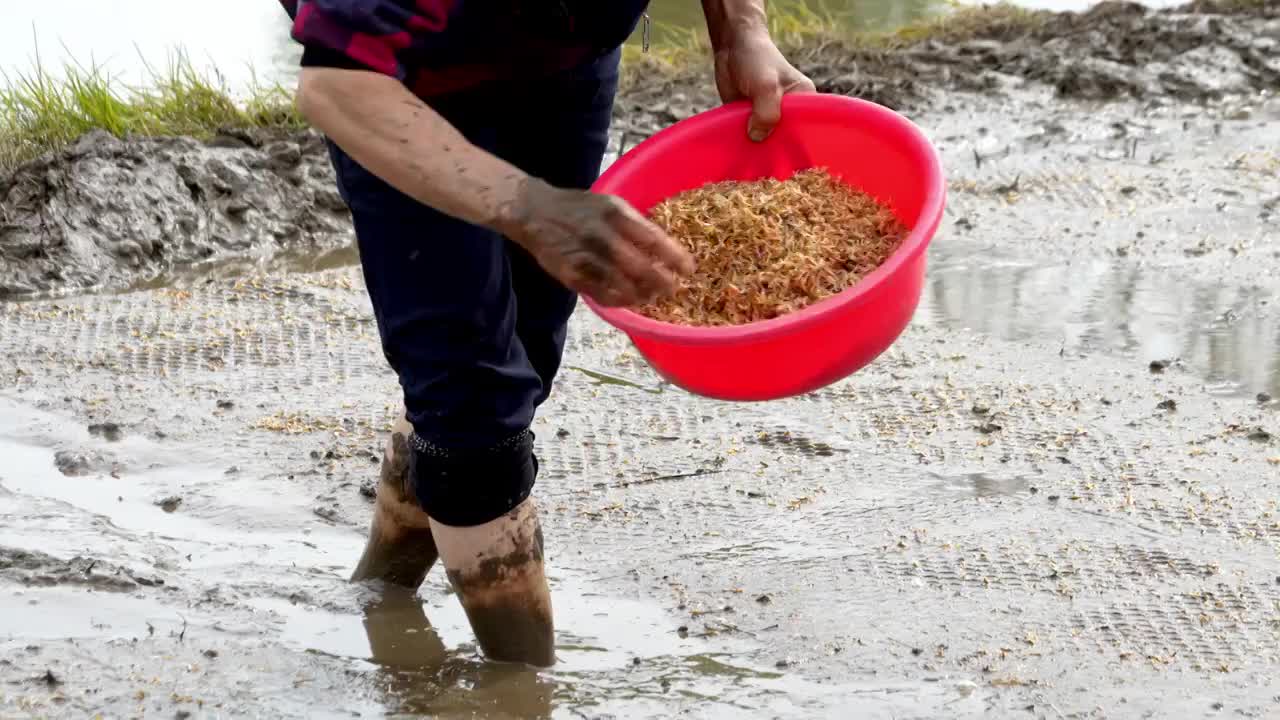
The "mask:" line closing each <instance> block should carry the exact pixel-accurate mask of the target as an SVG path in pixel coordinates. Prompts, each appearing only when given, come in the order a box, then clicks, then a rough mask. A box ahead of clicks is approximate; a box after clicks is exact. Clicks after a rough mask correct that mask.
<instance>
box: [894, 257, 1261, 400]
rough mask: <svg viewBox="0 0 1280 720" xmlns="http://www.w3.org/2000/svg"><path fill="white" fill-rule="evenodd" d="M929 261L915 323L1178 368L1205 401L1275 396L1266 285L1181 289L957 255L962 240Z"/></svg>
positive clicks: (1167, 282) (1181, 285)
mask: <svg viewBox="0 0 1280 720" xmlns="http://www.w3.org/2000/svg"><path fill="white" fill-rule="evenodd" d="M932 258H933V265H932V268H931V270H930V279H929V286H928V290H927V291H926V294H925V296H924V299H923V301H922V304H921V308H920V313H919V315H918V316H917V321H918V322H924V323H939V324H942V325H944V326H947V327H952V328H963V329H970V330H976V331H978V332H982V333H986V334H989V335H992V336H995V337H999V338H1002V339H1005V340H1010V341H1015V342H1016V341H1025V340H1030V339H1036V340H1044V341H1055V340H1060V341H1061V344H1062V351H1063V352H1064V353H1072V354H1080V353H1089V352H1113V353H1121V354H1125V355H1129V356H1131V357H1133V358H1134V359H1135V362H1136V363H1138V364H1143V365H1145V364H1149V363H1151V362H1155V363H1158V364H1160V365H1166V364H1167V365H1168V366H1170V367H1173V366H1179V365H1180V366H1183V367H1184V368H1187V369H1190V370H1192V371H1194V372H1195V373H1196V374H1197V375H1199V376H1200V377H1202V378H1203V379H1204V382H1205V383H1206V384H1207V387H1208V390H1209V391H1210V392H1213V393H1215V394H1222V395H1236V396H1243V397H1248V398H1253V397H1256V396H1257V395H1258V394H1259V393H1267V394H1270V395H1272V396H1280V321H1278V320H1277V313H1280V297H1277V294H1276V292H1275V288H1274V286H1272V287H1266V286H1261V287H1259V286H1245V287H1233V286H1231V285H1224V283H1222V282H1221V281H1204V282H1188V281H1187V280H1186V279H1185V278H1177V277H1170V276H1168V275H1167V274H1163V273H1161V272H1159V271H1153V270H1147V269H1143V268H1141V267H1135V266H1133V265H1128V264H1125V263H1123V262H1121V261H1116V260H1110V259H1084V260H1078V261H1074V262H1065V263H1062V264H1056V263H1051V264H1045V263H1043V262H1037V261H1036V260H1034V259H1030V258H1025V257H1022V258H1019V257H1016V256H1010V257H1006V258H1003V259H1002V258H998V257H992V256H991V255H990V253H980V252H976V251H973V250H970V251H969V252H965V248H964V245H963V243H962V242H957V243H953V244H947V245H943V246H940V247H939V248H938V250H937V251H936V252H935V253H934V254H933V256H932ZM1162 369H1164V368H1157V371H1158V370H1162Z"/></svg>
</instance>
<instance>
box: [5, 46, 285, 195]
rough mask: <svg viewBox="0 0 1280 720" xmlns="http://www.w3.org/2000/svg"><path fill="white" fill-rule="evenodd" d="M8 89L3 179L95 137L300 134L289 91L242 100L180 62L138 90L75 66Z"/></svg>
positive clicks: (255, 93) (256, 91) (8, 81)
mask: <svg viewBox="0 0 1280 720" xmlns="http://www.w3.org/2000/svg"><path fill="white" fill-rule="evenodd" d="M3 79H4V84H3V87H0V172H3V171H4V170H7V169H11V168H13V167H15V166H17V165H19V164H21V163H23V162H25V161H27V160H30V159H32V158H35V157H38V156H40V155H42V154H44V153H46V152H49V151H51V150H57V149H59V148H62V147H65V146H66V145H68V144H70V143H72V142H74V141H75V140H76V139H77V138H79V137H80V136H81V135H83V134H85V133H86V132H89V131H91V130H105V131H107V132H109V133H111V134H113V135H115V136H117V137H126V136H130V135H142V136H156V135H190V136H194V137H209V136H211V135H213V134H215V133H217V132H219V131H221V130H226V129H247V128H279V129H298V128H301V127H303V122H302V118H301V117H300V116H299V115H298V113H297V112H296V110H295V109H294V105H293V97H292V94H291V93H290V91H289V90H287V89H285V88H283V87H280V86H262V85H257V84H256V83H255V87H254V88H253V89H252V90H251V91H250V92H249V93H248V95H247V96H246V97H245V98H243V99H236V98H233V97H232V94H231V93H230V92H229V91H228V90H227V89H226V87H225V86H224V85H223V83H222V82H221V80H219V79H218V78H217V77H216V76H213V75H211V74H208V73H203V72H201V71H199V70H198V69H197V68H196V67H195V66H194V65H193V64H192V63H191V62H190V61H189V60H188V59H187V58H186V57H185V56H183V55H178V56H176V57H175V58H173V59H172V60H170V62H169V63H168V64H167V66H165V67H164V68H159V69H157V68H152V69H151V72H150V77H149V79H148V82H147V83H146V84H145V85H144V86H142V87H130V86H128V85H126V84H124V83H123V82H121V81H120V80H119V79H118V78H115V77H113V76H111V75H109V74H107V73H106V72H105V71H104V70H103V69H102V68H100V67H97V66H84V65H79V64H72V65H69V66H67V67H65V68H64V69H63V71H62V72H61V73H60V74H57V75H55V74H53V73H50V72H48V71H47V70H46V69H45V68H44V66H43V65H42V64H40V63H39V62H37V63H36V66H35V69H33V70H31V71H29V72H27V73H22V74H18V75H16V76H5V77H4V78H3Z"/></svg>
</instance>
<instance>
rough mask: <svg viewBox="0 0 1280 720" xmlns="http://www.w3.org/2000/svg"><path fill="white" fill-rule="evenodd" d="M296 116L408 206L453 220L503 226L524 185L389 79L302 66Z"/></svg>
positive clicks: (523, 178) (520, 175)
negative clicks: (407, 198) (410, 201)
mask: <svg viewBox="0 0 1280 720" xmlns="http://www.w3.org/2000/svg"><path fill="white" fill-rule="evenodd" d="M297 103H298V110H299V111H300V112H301V113H302V115H303V117H305V118H306V119H307V121H308V122H309V123H310V124H311V125H313V126H314V127H316V129H318V130H320V131H321V132H323V133H324V134H325V135H327V136H328V137H329V138H330V139H332V140H333V141H334V143H336V144H337V145H338V147H341V148H342V149H343V151H345V152H346V153H347V154H348V155H350V156H351V157H352V159H354V160H355V161H356V162H358V163H360V165H361V166H362V167H364V168H365V169H366V170H368V171H369V172H371V173H373V174H374V175H377V176H378V177H380V178H382V179H383V180H385V181H386V182H387V183H388V184H389V185H391V186H393V187H395V188H396V189H398V190H400V191H401V192H403V193H405V194H406V195H409V196H410V197H412V198H414V199H415V200H417V201H419V202H421V203H423V204H424V205H430V206H431V207H433V208H436V209H437V210H439V211H441V212H443V213H445V214H448V215H452V216H454V217H456V218H459V219H461V220H465V221H467V222H470V223H473V224H475V225H482V226H485V227H496V226H499V225H502V224H503V223H504V221H509V219H510V217H509V216H510V215H511V214H512V212H513V209H514V206H515V204H516V200H517V198H518V196H519V195H520V193H521V187H522V186H523V185H525V184H527V183H528V182H529V181H530V178H529V176H528V175H527V174H525V173H524V172H522V171H521V170H520V169H518V168H516V167H515V166H514V165H512V164H510V163H508V162H506V161H504V160H502V159H500V158H497V157H495V156H494V155H491V154H490V153H487V152H485V151H483V150H481V149H479V148H477V147H476V146H475V145H472V144H471V143H470V142H468V141H467V139H466V138H464V137H463V136H462V133H460V132H458V130H457V129H456V128H454V127H453V125H451V124H449V122H448V121H447V120H445V119H444V118H443V117H441V116H440V114H439V113H437V112H436V111H434V110H432V109H431V108H430V107H429V106H428V105H427V104H426V103H425V102H423V101H421V100H419V99H418V98H417V97H416V96H414V95H413V94H412V93H410V92H409V91H408V89H406V88H405V86H404V84H403V83H401V82H400V81H399V80H396V79H395V78H393V77H389V76H386V75H381V74H378V73H374V72H367V71H363V70H348V69H340V68H327V67H307V68H303V69H302V72H301V74H300V75H299V81H298V96H297Z"/></svg>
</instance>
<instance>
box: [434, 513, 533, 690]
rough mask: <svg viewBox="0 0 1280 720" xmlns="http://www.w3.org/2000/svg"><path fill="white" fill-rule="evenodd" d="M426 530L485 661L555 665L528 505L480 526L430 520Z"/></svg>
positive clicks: (531, 516) (531, 514)
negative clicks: (455, 525)
mask: <svg viewBox="0 0 1280 720" xmlns="http://www.w3.org/2000/svg"><path fill="white" fill-rule="evenodd" d="M431 528H432V532H433V533H434V535H435V538H436V543H437V545H438V547H439V548H440V557H441V558H442V559H443V560H444V566H445V569H446V570H448V573H449V582H450V583H452V584H453V588H454V590H455V591H457V593H458V599H459V600H461V602H462V608H463V609H464V610H466V612H467V619H468V620H470V621H471V629H472V631H473V632H475V635H476V640H477V641H478V642H479V643H480V649H481V650H482V651H484V654H485V656H486V657H487V658H488V659H490V660H494V661H498V662H513V663H525V664H528V665H535V666H538V667H547V666H550V665H552V664H554V663H555V628H554V625H553V623H552V617H551V592H550V590H549V589H548V587H547V577H546V574H545V570H544V568H543V560H542V528H541V527H540V526H539V524H538V512H537V508H536V507H535V506H534V502H533V500H532V499H528V500H525V501H524V502H522V503H521V504H520V505H518V506H516V508H515V509H514V510H512V511H511V512H509V513H507V514H506V515H503V516H502V517H500V518H498V519H497V520H494V521H492V522H488V523H485V524H483V525H478V526H475V527H451V526H448V525H442V524H440V523H437V522H435V521H434V520H433V521H432V523H431Z"/></svg>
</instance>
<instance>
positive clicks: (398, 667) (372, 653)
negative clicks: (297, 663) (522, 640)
mask: <svg viewBox="0 0 1280 720" xmlns="http://www.w3.org/2000/svg"><path fill="white" fill-rule="evenodd" d="M363 625H364V630H365V634H366V636H367V637H368V641H369V660H370V661H372V662H373V663H375V664H376V665H377V666H378V669H377V683H376V685H377V687H378V688H379V689H380V690H381V691H382V692H383V693H384V697H383V702H384V704H385V706H386V707H387V709H388V711H389V712H390V713H391V714H393V715H399V714H406V715H416V716H423V715H427V716H431V715H438V714H441V713H445V714H449V715H453V716H457V717H464V716H471V717H513V718H530V719H534V718H546V717H550V716H551V710H552V697H553V695H554V692H555V688H556V686H555V683H554V682H552V681H550V680H548V679H546V678H544V677H542V676H541V675H540V674H539V673H538V672H537V671H535V670H532V669H530V668H526V667H522V666H517V665H498V664H493V663H482V662H477V661H475V660H473V659H471V658H467V657H463V656H459V655H455V654H451V653H449V652H448V650H447V649H446V648H445V645H444V642H443V641H442V640H441V639H440V635H439V634H438V633H437V632H436V630H435V628H433V627H432V626H431V623H430V622H429V621H428V620H427V615H426V612H425V611H424V610H423V608H422V600H421V599H420V598H418V597H417V596H416V595H415V594H414V593H412V592H409V591H407V590H404V589H401V588H394V587H388V588H386V589H385V590H384V591H383V592H382V594H381V595H380V596H379V597H378V598H377V599H376V600H374V601H372V602H371V603H369V604H368V605H367V606H366V607H365V610H364V618H363Z"/></svg>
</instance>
